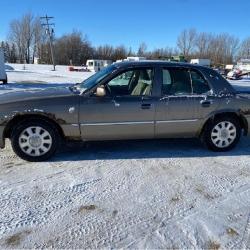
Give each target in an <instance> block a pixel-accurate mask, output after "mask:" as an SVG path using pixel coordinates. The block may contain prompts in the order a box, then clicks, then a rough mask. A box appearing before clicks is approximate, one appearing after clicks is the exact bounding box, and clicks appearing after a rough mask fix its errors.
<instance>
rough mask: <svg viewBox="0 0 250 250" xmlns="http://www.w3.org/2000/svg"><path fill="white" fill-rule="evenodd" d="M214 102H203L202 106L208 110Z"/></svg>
mask: <svg viewBox="0 0 250 250" xmlns="http://www.w3.org/2000/svg"><path fill="white" fill-rule="evenodd" d="M212 103H213V102H212V101H211V100H201V106H202V107H204V108H208V107H210V106H211V104H212Z"/></svg>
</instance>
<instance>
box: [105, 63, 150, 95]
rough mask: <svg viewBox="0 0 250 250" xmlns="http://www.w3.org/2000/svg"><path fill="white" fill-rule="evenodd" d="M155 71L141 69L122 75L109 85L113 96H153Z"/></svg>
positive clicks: (109, 90) (108, 88)
mask: <svg viewBox="0 0 250 250" xmlns="http://www.w3.org/2000/svg"><path fill="white" fill-rule="evenodd" d="M152 82H153V69H151V68H141V69H133V70H128V71H124V72H122V73H120V74H119V75H118V76H116V77H115V78H113V79H112V80H110V81H109V82H108V83H107V90H108V92H110V94H111V95H112V96H125V95H126V96H149V95H151V94H152Z"/></svg>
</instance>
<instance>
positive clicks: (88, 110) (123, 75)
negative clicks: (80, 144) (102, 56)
mask: <svg viewBox="0 0 250 250" xmlns="http://www.w3.org/2000/svg"><path fill="white" fill-rule="evenodd" d="M153 76H154V74H153V69H152V68H137V69H131V70H127V71H122V72H120V73H118V74H117V75H116V76H115V77H114V78H113V79H111V80H109V81H108V82H106V83H104V87H105V90H106V95H105V96H103V97H100V96H96V95H95V94H93V95H91V96H89V97H82V99H81V102H80V114H79V122H80V127H81V136H82V139H83V140H116V139H140V138H153V137H154V116H155V103H154V99H153V98H152V90H153V79H154V77H153Z"/></svg>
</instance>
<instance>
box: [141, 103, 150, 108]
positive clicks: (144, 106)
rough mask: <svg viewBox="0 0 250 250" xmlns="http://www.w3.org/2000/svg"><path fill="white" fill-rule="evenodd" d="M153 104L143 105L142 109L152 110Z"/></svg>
mask: <svg viewBox="0 0 250 250" xmlns="http://www.w3.org/2000/svg"><path fill="white" fill-rule="evenodd" d="M151 106H152V105H151V104H150V103H143V104H142V105H141V108H142V109H150V108H151Z"/></svg>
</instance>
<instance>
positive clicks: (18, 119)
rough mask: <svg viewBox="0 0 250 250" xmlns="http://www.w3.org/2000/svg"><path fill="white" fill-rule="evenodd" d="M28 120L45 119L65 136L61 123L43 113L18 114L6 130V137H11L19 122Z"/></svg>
mask: <svg viewBox="0 0 250 250" xmlns="http://www.w3.org/2000/svg"><path fill="white" fill-rule="evenodd" d="M26 120H42V121H45V122H47V123H49V124H51V125H53V126H54V127H55V128H56V129H57V130H58V132H59V134H60V135H61V136H62V138H63V137H64V133H63V130H62V128H61V126H60V125H59V124H57V123H56V122H55V121H54V120H52V119H50V118H48V117H46V116H43V115H33V114H32V115H17V116H15V117H14V118H13V119H12V120H10V121H9V122H8V123H7V125H6V127H5V130H4V138H10V136H11V133H12V130H13V128H14V127H15V126H17V124H20V123H22V122H24V121H26Z"/></svg>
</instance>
